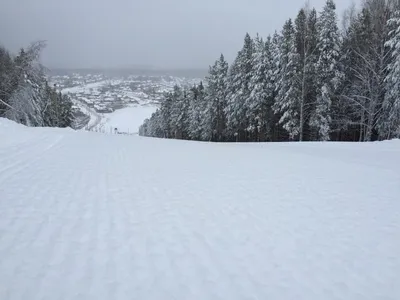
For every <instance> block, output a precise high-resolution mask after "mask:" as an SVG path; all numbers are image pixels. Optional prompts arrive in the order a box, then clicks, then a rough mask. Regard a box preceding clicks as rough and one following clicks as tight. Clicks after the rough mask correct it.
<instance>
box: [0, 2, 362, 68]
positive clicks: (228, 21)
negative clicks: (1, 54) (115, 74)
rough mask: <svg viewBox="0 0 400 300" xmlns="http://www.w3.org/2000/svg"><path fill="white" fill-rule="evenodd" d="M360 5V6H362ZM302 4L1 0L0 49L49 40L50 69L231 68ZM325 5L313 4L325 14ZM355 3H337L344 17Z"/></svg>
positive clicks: (46, 56) (46, 58)
mask: <svg viewBox="0 0 400 300" xmlns="http://www.w3.org/2000/svg"><path fill="white" fill-rule="evenodd" d="M355 1H356V2H357V0H355ZM304 2H305V1H301V0H0V7H1V9H0V43H1V44H2V45H3V46H5V47H7V48H8V49H10V50H12V51H16V50H18V49H19V48H20V47H21V46H24V45H27V44H29V43H30V42H31V41H34V40H39V39H40V40H46V41H47V48H46V50H45V51H44V53H43V56H42V61H43V63H44V64H46V65H47V66H48V67H70V68H75V67H124V66H130V65H151V66H154V67H160V68H207V67H208V65H209V64H211V63H212V62H213V61H214V60H215V59H217V58H218V56H219V54H220V53H224V54H225V56H226V57H227V59H228V60H229V61H231V60H232V59H233V58H234V56H235V55H236V53H237V51H238V50H239V49H240V47H241V46H242V42H243V37H244V35H245V33H246V32H249V33H250V34H251V35H254V34H255V33H257V32H259V33H260V34H261V36H267V35H268V34H270V33H273V32H274V30H275V29H278V30H280V29H281V27H282V25H283V23H284V21H285V20H286V19H288V18H289V17H292V18H294V17H295V16H296V14H297V12H298V9H299V8H300V7H302V6H303V4H304ZM324 2H325V0H310V3H311V5H313V6H314V7H315V8H316V9H317V10H318V11H320V10H321V8H322V6H323V4H324ZM350 3H351V0H336V4H337V11H338V15H339V16H340V15H341V14H342V11H343V10H344V9H345V8H347V7H348V6H349V5H350Z"/></svg>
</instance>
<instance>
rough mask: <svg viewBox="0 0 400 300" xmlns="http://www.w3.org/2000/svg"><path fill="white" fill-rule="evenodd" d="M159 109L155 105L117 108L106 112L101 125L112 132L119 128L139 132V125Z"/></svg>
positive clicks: (124, 130)
mask: <svg viewBox="0 0 400 300" xmlns="http://www.w3.org/2000/svg"><path fill="white" fill-rule="evenodd" d="M156 110H157V107H155V106H139V105H137V106H130V107H126V108H121V109H117V110H116V111H114V112H112V113H109V114H104V119H103V120H102V121H101V124H100V127H102V128H103V129H104V130H105V132H110V130H111V131H112V130H113V129H114V128H117V129H118V131H119V132H124V133H138V131H139V126H140V125H142V124H143V121H144V120H145V119H146V118H149V117H150V116H151V114H152V113H153V112H155V111H156Z"/></svg>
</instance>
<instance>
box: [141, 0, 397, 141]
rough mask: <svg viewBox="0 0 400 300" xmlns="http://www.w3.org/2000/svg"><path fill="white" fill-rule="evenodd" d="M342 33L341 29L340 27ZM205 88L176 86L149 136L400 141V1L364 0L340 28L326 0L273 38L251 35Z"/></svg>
mask: <svg viewBox="0 0 400 300" xmlns="http://www.w3.org/2000/svg"><path fill="white" fill-rule="evenodd" d="M339 27H341V28H340V29H339ZM204 82H205V84H203V83H200V84H199V85H197V86H193V87H192V88H189V89H188V88H181V87H178V86H175V87H174V90H173V91H172V92H170V93H167V94H166V95H165V96H164V99H163V101H162V103H161V106H160V108H159V109H158V110H157V111H156V112H155V113H154V114H153V115H152V116H151V118H149V119H146V120H145V122H144V123H143V125H142V126H141V127H140V130H139V133H140V135H143V136H151V137H160V138H175V139H190V140H199V141H218V142H229V141H237V142H254V141H259V142H261V141H288V140H292V141H328V140H334V141H372V140H384V139H391V138H396V137H397V138H398V137H400V4H399V1H396V0H393V1H391V0H365V1H364V2H363V4H362V6H361V8H360V9H356V8H355V7H354V6H352V7H350V8H349V9H347V10H346V11H345V13H344V15H343V22H342V24H341V26H339V25H338V17H337V13H336V6H335V3H334V1H333V0H327V1H326V3H325V6H324V8H323V10H322V11H321V12H320V13H317V11H316V10H315V9H313V8H309V7H307V6H305V7H304V8H302V9H300V11H299V12H298V15H297V17H296V18H295V19H294V20H292V19H289V20H287V21H286V22H285V24H284V26H283V28H282V30H281V31H280V32H278V31H275V33H274V34H273V35H272V36H268V37H267V38H266V39H263V38H261V37H260V36H258V35H257V36H255V37H254V38H252V37H251V36H250V35H249V34H246V36H245V38H244V44H243V47H242V49H241V50H240V51H239V52H238V54H237V57H236V58H235V60H234V61H233V63H232V64H231V65H230V66H228V63H227V62H226V60H225V58H224V56H223V55H222V54H221V56H220V58H219V59H218V60H217V61H216V62H215V63H214V64H213V65H212V66H210V68H209V74H208V75H207V77H206V78H205V81H204Z"/></svg>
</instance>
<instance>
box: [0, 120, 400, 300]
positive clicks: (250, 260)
mask: <svg viewBox="0 0 400 300" xmlns="http://www.w3.org/2000/svg"><path fill="white" fill-rule="evenodd" d="M4 123H5V124H6V125H7V126H8V127H7V126H5V125H4ZM10 128H12V129H13V130H12V132H11V134H9V133H8V132H9V130H10ZM3 129H4V130H3ZM5 129H7V130H5ZM0 140H1V141H2V143H1V144H0V299H4V300H7V299H10V300H17V299H18V300H19V299H30V300H35V299H49V300H54V299H93V300H94V299H96V300H98V299H140V300H142V299H182V300H186V299H316V300H317V299H318V300H319V299H325V300H326V299H352V300H354V299H360V300H361V299H362V300H365V299H393V300H395V299H396V300H397V299H400V276H399V271H400V202H399V200H400V171H399V170H400V158H399V151H400V150H399V149H400V141H391V142H383V143H370V144H345V143H342V144H340V143H338V144H335V143H320V144H317V143H309V144H307V143H304V144H293V143H282V144H272V143H271V144H262V145H261V144H258V145H255V144H246V145H244V144H229V145H228V144H209V143H196V142H182V141H168V140H159V139H146V138H141V137H135V136H118V135H102V134H96V133H89V132H82V131H78V132H74V131H72V130H60V129H40V128H39V129H36V128H35V129H32V128H25V127H22V126H19V125H15V124H10V122H9V121H5V120H3V119H0ZM3 141H5V142H4V144H3Z"/></svg>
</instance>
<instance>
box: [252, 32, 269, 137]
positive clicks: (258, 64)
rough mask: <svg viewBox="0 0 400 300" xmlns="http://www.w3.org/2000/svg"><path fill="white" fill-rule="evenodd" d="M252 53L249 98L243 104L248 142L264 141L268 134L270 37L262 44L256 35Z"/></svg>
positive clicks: (261, 40)
mask: <svg viewBox="0 0 400 300" xmlns="http://www.w3.org/2000/svg"><path fill="white" fill-rule="evenodd" d="M254 43H255V49H254V53H253V71H252V77H251V79H250V84H249V90H250V96H249V97H248V98H247V101H246V103H245V105H246V107H247V109H246V118H247V119H248V120H249V124H248V127H247V131H248V132H249V134H250V137H251V138H250V140H255V141H265V140H266V139H267V137H268V135H269V134H270V131H271V128H270V124H271V122H272V121H273V120H272V119H271V118H270V116H271V114H270V110H271V107H272V101H273V93H274V82H273V76H274V74H273V72H274V66H273V58H272V53H271V47H272V46H271V37H270V36H269V37H268V38H267V41H266V42H265V43H264V41H263V39H262V38H260V37H259V36H258V35H257V37H256V38H255V41H254Z"/></svg>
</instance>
